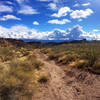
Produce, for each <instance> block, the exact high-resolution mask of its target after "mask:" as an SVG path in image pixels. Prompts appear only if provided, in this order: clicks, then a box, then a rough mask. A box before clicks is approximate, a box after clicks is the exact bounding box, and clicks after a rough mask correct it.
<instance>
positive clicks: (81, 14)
mask: <svg viewBox="0 0 100 100" xmlns="http://www.w3.org/2000/svg"><path fill="white" fill-rule="evenodd" d="M91 14H93V11H92V10H91V9H89V8H88V9H85V10H74V11H72V13H71V14H70V16H71V17H72V18H73V19H78V18H86V17H88V16H90V15H91Z"/></svg>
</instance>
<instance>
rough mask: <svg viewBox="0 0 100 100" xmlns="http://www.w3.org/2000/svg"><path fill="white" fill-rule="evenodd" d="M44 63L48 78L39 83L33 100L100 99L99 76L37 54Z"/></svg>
mask: <svg viewBox="0 0 100 100" xmlns="http://www.w3.org/2000/svg"><path fill="white" fill-rule="evenodd" d="M37 57H38V59H39V60H40V61H41V62H43V63H44V64H45V66H44V68H45V71H46V72H47V73H48V74H49V76H50V78H49V81H48V82H47V83H46V84H41V86H40V87H39V89H38V91H37V93H36V94H35V95H34V96H33V100H100V76H99V75H94V74H92V73H89V72H84V71H80V70H78V69H76V68H71V67H68V66H59V65H57V64H55V62H54V61H48V60H46V59H47V56H45V55H43V54H38V55H37Z"/></svg>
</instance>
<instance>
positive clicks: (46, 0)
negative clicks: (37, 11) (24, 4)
mask: <svg viewBox="0 0 100 100" xmlns="http://www.w3.org/2000/svg"><path fill="white" fill-rule="evenodd" d="M37 1H41V2H50V1H52V0H37Z"/></svg>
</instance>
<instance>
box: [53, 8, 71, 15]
mask: <svg viewBox="0 0 100 100" xmlns="http://www.w3.org/2000/svg"><path fill="white" fill-rule="evenodd" d="M70 11H71V9H70V8H69V7H62V8H60V9H59V11H58V13H54V14H52V15H51V16H52V17H62V16H66V15H67V13H68V12H70Z"/></svg>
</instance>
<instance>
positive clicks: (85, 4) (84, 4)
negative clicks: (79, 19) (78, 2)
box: [82, 2, 91, 6]
mask: <svg viewBox="0 0 100 100" xmlns="http://www.w3.org/2000/svg"><path fill="white" fill-rule="evenodd" d="M90 4H91V3H90V2H88V3H83V4H82V6H89V5H90Z"/></svg>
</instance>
